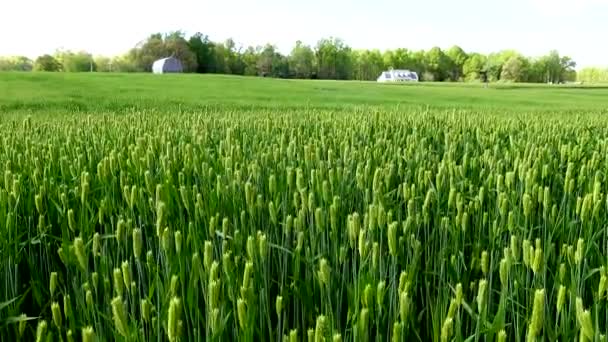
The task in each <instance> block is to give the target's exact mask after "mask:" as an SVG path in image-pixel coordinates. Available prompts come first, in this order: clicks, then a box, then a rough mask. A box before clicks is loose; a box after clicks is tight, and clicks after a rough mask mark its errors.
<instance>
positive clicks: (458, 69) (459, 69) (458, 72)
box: [446, 45, 469, 81]
mask: <svg viewBox="0 0 608 342" xmlns="http://www.w3.org/2000/svg"><path fill="white" fill-rule="evenodd" d="M446 55H447V56H448V57H449V58H450V60H451V66H452V68H451V70H450V72H449V74H450V79H451V80H452V81H459V80H460V79H461V78H462V77H463V68H464V63H465V62H466V61H467V59H468V58H469V56H468V55H467V54H466V52H464V50H463V49H462V48H461V47H460V46H457V45H454V46H452V47H451V48H450V49H449V50H448V52H447V53H446Z"/></svg>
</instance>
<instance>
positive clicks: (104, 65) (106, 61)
mask: <svg viewBox="0 0 608 342" xmlns="http://www.w3.org/2000/svg"><path fill="white" fill-rule="evenodd" d="M93 63H95V67H96V71H98V72H111V71H113V70H112V67H113V65H112V59H111V58H110V57H106V56H95V58H93Z"/></svg>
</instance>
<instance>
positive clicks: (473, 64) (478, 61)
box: [462, 53, 486, 81]
mask: <svg viewBox="0 0 608 342" xmlns="http://www.w3.org/2000/svg"><path fill="white" fill-rule="evenodd" d="M485 64H486V57H485V56H484V55H482V54H479V53H472V54H470V55H469V58H467V60H466V61H465V62H464V64H463V66H462V73H463V75H464V79H465V80H466V81H477V80H480V76H481V72H482V71H484V66H485Z"/></svg>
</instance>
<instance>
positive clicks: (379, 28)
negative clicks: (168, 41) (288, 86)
mask: <svg viewBox="0 0 608 342" xmlns="http://www.w3.org/2000/svg"><path fill="white" fill-rule="evenodd" d="M173 30H182V31H184V32H186V33H187V34H193V33H195V32H197V31H200V32H202V33H204V34H207V35H209V37H210V38H211V39H212V40H213V41H224V40H225V39H227V38H230V37H232V38H233V39H234V40H235V41H236V42H237V44H239V45H243V46H248V45H263V44H265V43H267V42H269V43H271V44H274V45H276V46H277V47H279V49H280V50H281V51H282V52H284V53H288V52H289V51H290V49H291V47H292V46H293V45H294V44H295V41H296V40H301V41H303V42H305V43H307V44H310V45H314V44H315V43H316V42H317V41H318V40H319V39H320V38H322V37H329V36H334V37H340V38H342V39H343V40H344V41H345V42H346V43H347V44H348V45H350V46H351V47H353V48H355V49H359V48H367V49H373V48H377V49H380V50H385V49H394V48H399V47H404V48H408V49H429V48H431V47H433V46H439V47H441V48H445V49H447V48H449V47H450V46H452V45H454V44H457V45H460V46H461V47H462V48H463V49H464V50H465V51H467V52H470V51H476V52H482V53H488V52H496V51H499V50H503V49H516V50H518V51H520V52H521V53H523V54H525V55H527V56H539V55H542V54H545V53H547V52H548V51H549V50H551V49H557V50H558V51H559V52H560V53H561V54H566V55H569V56H571V57H573V59H574V60H575V61H576V62H577V63H578V67H579V68H580V67H585V66H608V43H606V37H608V0H502V1H496V0H459V1H454V0H418V1H409V0H401V1H398V0H366V1H363V0H300V1H291V0H216V1H210V0H198V1H197V0H164V1H159V0H98V1H90V0H51V1H49V0H0V55H26V56H29V57H36V56H38V55H41V54H44V53H52V52H54V51H55V50H56V49H57V48H64V49H71V50H86V51H89V52H91V53H93V54H95V55H97V54H103V55H110V56H112V55H118V54H121V53H123V52H126V51H127V50H128V49H129V48H131V47H133V46H134V45H135V44H137V43H138V42H139V41H141V40H143V39H145V38H146V37H147V36H148V35H149V34H151V33H154V32H168V31H173Z"/></svg>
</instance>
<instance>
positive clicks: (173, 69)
mask: <svg viewBox="0 0 608 342" xmlns="http://www.w3.org/2000/svg"><path fill="white" fill-rule="evenodd" d="M183 71H184V68H183V66H182V62H180V60H179V59H177V58H175V57H167V58H162V59H159V60H157V61H156V62H154V64H152V72H153V73H155V74H167V73H180V72H183Z"/></svg>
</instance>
